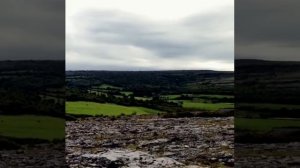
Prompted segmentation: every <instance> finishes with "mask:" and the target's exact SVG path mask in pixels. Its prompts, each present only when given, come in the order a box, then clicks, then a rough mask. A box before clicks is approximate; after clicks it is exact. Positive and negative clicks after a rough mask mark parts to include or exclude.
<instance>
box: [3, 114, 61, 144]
mask: <svg viewBox="0 0 300 168" xmlns="http://www.w3.org/2000/svg"><path fill="white" fill-rule="evenodd" d="M0 135H1V136H7V137H14V138H33V139H45V140H53V139H63V138H64V136H65V122H64V120H63V119H60V118H54V117H47V116H34V115H22V116H6V115H1V116H0Z"/></svg>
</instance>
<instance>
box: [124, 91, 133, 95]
mask: <svg viewBox="0 0 300 168" xmlns="http://www.w3.org/2000/svg"><path fill="white" fill-rule="evenodd" d="M121 93H122V94H125V95H126V96H129V95H132V94H133V92H129V91H123V92H121Z"/></svg>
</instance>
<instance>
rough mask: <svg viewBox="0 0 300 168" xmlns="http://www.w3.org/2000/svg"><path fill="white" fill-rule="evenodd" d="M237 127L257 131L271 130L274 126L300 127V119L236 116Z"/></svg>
mask: <svg viewBox="0 0 300 168" xmlns="http://www.w3.org/2000/svg"><path fill="white" fill-rule="evenodd" d="M234 122H235V123H234V125H235V128H236V129H243V130H251V131H257V132H267V131H271V130H272V128H276V127H277V128H280V127H300V120H299V119H248V118H235V121H234Z"/></svg>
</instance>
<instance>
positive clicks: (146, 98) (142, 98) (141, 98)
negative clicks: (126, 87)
mask: <svg viewBox="0 0 300 168" xmlns="http://www.w3.org/2000/svg"><path fill="white" fill-rule="evenodd" d="M134 98H135V99H136V100H144V101H146V100H152V98H151V97H134Z"/></svg>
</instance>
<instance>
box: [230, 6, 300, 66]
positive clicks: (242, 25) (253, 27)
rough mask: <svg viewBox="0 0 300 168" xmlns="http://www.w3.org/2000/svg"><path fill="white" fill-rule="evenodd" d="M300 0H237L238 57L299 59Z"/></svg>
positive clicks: (236, 31)
mask: <svg viewBox="0 0 300 168" xmlns="http://www.w3.org/2000/svg"><path fill="white" fill-rule="evenodd" d="M299 9H300V1H299V0H236V2H235V10H236V11H235V44H236V45H235V57H236V58H237V59H264V60H282V61H300V56H299V53H300V47H299V46H300V22H299V18H300V12H299Z"/></svg>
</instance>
